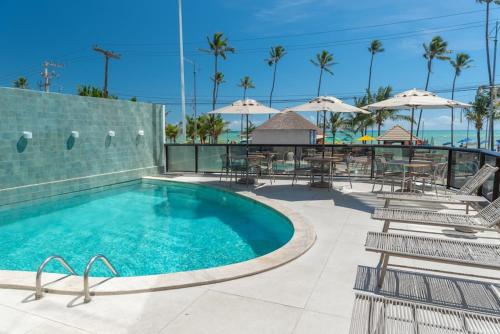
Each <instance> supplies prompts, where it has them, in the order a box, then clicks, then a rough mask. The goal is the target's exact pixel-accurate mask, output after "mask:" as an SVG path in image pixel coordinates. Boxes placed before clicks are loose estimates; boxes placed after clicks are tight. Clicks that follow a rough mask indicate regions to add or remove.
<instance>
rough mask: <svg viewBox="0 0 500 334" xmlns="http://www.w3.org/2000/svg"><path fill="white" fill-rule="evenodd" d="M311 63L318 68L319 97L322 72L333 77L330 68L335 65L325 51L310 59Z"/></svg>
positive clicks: (331, 57) (317, 116)
mask: <svg viewBox="0 0 500 334" xmlns="http://www.w3.org/2000/svg"><path fill="white" fill-rule="evenodd" d="M310 61H311V63H312V64H313V65H315V66H317V67H319V80H318V93H317V96H319V94H320V92H321V81H322V79H323V72H327V73H329V74H331V75H333V71H332V69H331V67H332V66H333V65H335V64H336V63H335V62H334V61H333V54H332V53H329V52H328V51H326V50H323V51H321V53H318V54H317V55H316V60H313V59H311V60H310ZM318 125H319V112H317V113H316V126H318Z"/></svg>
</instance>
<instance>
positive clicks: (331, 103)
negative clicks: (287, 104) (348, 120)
mask: <svg viewBox="0 0 500 334" xmlns="http://www.w3.org/2000/svg"><path fill="white" fill-rule="evenodd" d="M288 110H292V111H315V112H323V146H324V145H325V141H326V140H325V139H326V112H327V111H329V112H342V113H361V114H369V113H370V112H368V111H366V110H363V109H360V108H358V107H355V106H352V105H350V104H347V103H344V102H342V101H341V100H339V99H337V98H335V97H333V96H318V97H316V98H314V99H312V100H311V101H309V102H307V103H304V104H301V105H298V106H295V107H292V108H289V109H288Z"/></svg>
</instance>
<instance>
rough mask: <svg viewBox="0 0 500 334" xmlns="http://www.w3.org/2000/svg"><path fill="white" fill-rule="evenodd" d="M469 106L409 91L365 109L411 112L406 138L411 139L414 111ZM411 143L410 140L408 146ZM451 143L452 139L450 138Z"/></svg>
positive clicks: (413, 90)
mask: <svg viewBox="0 0 500 334" xmlns="http://www.w3.org/2000/svg"><path fill="white" fill-rule="evenodd" d="M470 107H471V105H470V104H467V103H462V102H458V101H454V100H449V99H446V98H443V97H439V96H437V95H436V94H434V93H431V92H427V91H424V90H418V89H410V90H407V91H405V92H402V93H399V94H396V95H395V96H394V97H391V98H389V99H387V100H384V101H380V102H376V103H372V104H369V105H367V106H366V107H365V108H366V109H368V110H371V111H375V110H391V109H398V110H399V109H406V110H411V127H410V135H409V136H408V138H413V123H414V122H415V121H414V119H415V109H443V108H462V109H467V108H470ZM412 142H413V141H412V140H410V144H411V143H412ZM452 143H453V138H452Z"/></svg>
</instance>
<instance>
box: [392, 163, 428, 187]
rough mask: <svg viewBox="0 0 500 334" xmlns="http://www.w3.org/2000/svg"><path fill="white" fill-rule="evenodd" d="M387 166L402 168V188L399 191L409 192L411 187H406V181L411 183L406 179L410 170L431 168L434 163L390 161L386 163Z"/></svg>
mask: <svg viewBox="0 0 500 334" xmlns="http://www.w3.org/2000/svg"><path fill="white" fill-rule="evenodd" d="M387 164H388V165H392V166H399V167H401V168H402V170H403V174H402V180H401V181H402V182H401V184H402V185H403V188H401V191H402V192H409V191H411V186H410V185H408V181H411V179H410V178H408V179H407V175H408V173H410V172H411V171H412V170H415V169H419V168H426V167H429V166H432V165H433V164H434V163H433V162H432V161H423V160H414V161H408V160H391V161H388V162H387Z"/></svg>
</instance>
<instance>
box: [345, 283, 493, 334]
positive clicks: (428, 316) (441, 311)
mask: <svg viewBox="0 0 500 334" xmlns="http://www.w3.org/2000/svg"><path fill="white" fill-rule="evenodd" d="M355 298H356V299H355V302H354V307H353V310H352V317H351V328H350V330H349V333H350V334H406V333H408V334H410V333H411V334H415V333H426V334H434V333H435V334H438V333H439V334H442V333H447V334H494V333H495V334H498V333H500V317H498V316H493V315H486V314H481V313H472V312H466V311H462V310H458V309H452V308H444V307H436V306H433V305H428V304H422V303H411V302H407V301H403V300H399V299H394V298H387V297H382V296H377V295H367V294H361V293H356V297H355Z"/></svg>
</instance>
